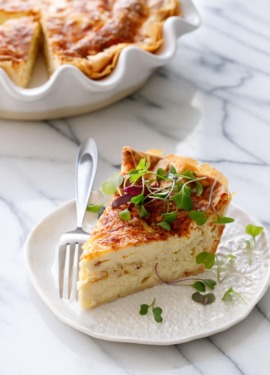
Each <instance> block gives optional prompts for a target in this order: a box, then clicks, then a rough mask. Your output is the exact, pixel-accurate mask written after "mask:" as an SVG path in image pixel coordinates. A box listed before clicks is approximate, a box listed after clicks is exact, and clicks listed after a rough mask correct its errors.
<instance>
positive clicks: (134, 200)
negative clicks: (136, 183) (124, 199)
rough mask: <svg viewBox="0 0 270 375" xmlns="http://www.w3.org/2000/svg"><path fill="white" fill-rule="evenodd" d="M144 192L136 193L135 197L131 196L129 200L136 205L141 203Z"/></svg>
mask: <svg viewBox="0 0 270 375" xmlns="http://www.w3.org/2000/svg"><path fill="white" fill-rule="evenodd" d="M144 198H145V197H144V194H143V193H141V194H139V195H136V196H135V197H132V198H131V202H132V203H134V204H136V206H138V205H141V204H142V203H143V202H144Z"/></svg>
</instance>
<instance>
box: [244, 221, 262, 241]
mask: <svg viewBox="0 0 270 375" xmlns="http://www.w3.org/2000/svg"><path fill="white" fill-rule="evenodd" d="M263 229H264V228H263V227H259V226H256V225H253V224H248V225H247V226H246V233H247V234H249V235H250V236H251V237H253V238H255V237H257V236H259V235H260V234H261V233H262V231H263Z"/></svg>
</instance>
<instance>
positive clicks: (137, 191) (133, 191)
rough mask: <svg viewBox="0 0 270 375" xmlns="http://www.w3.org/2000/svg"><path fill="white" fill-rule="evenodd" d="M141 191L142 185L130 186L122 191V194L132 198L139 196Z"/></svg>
mask: <svg viewBox="0 0 270 375" xmlns="http://www.w3.org/2000/svg"><path fill="white" fill-rule="evenodd" d="M142 191H143V186H142V185H130V186H127V187H125V188H124V189H123V192H124V193H127V194H130V195H132V196H135V195H139V194H141V193H142Z"/></svg>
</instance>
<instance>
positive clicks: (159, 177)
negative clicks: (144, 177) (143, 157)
mask: <svg viewBox="0 0 270 375" xmlns="http://www.w3.org/2000/svg"><path fill="white" fill-rule="evenodd" d="M156 177H157V182H159V183H160V182H161V181H162V180H167V178H168V174H167V172H166V171H165V169H163V168H158V170H157V176H156Z"/></svg>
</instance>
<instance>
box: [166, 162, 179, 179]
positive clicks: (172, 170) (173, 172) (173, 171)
mask: <svg viewBox="0 0 270 375" xmlns="http://www.w3.org/2000/svg"><path fill="white" fill-rule="evenodd" d="M168 177H169V178H174V177H177V171H176V169H175V167H174V166H173V165H172V164H171V165H170V169H169V175H168Z"/></svg>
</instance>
